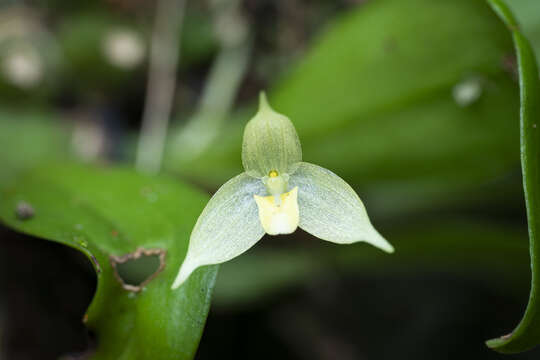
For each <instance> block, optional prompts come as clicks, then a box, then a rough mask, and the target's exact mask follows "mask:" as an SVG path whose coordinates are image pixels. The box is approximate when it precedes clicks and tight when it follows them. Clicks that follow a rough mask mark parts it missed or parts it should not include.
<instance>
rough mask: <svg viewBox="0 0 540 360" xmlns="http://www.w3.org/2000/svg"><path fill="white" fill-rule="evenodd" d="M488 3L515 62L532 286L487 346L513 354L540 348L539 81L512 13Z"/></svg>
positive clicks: (499, 4)
mask: <svg viewBox="0 0 540 360" xmlns="http://www.w3.org/2000/svg"><path fill="white" fill-rule="evenodd" d="M488 2H489V4H490V5H491V6H492V8H493V10H494V11H495V12H496V13H497V14H498V15H499V16H500V18H501V19H502V20H503V21H504V22H505V24H506V26H507V27H508V29H509V30H510V32H511V33H512V35H513V39H514V44H515V48H516V53H517V58H518V69H519V82H520V92H521V107H520V115H521V116H520V118H521V119H520V131H521V133H520V138H521V167H522V174H523V188H524V191H525V204H526V208H527V219H528V223H529V242H530V255H531V268H532V283H531V293H530V298H529V304H528V305H527V310H526V311H525V315H524V316H523V319H522V320H521V322H520V323H519V324H518V326H517V327H516V328H515V329H514V331H513V332H512V333H511V334H509V335H505V336H503V337H501V338H498V339H492V340H489V341H488V342H487V345H488V346H489V347H490V348H492V349H494V350H496V351H499V352H502V353H516V352H521V351H525V350H528V349H531V348H532V347H534V346H536V345H538V344H540V304H538V298H537V294H536V291H537V290H538V289H540V274H539V273H538V271H539V267H540V243H539V240H540V239H537V236H538V234H539V231H540V164H539V162H538V159H539V158H540V126H539V125H540V80H539V78H538V69H537V66H536V59H535V56H534V53H533V51H532V49H531V46H530V44H529V42H528V40H527V39H526V38H525V37H524V36H523V34H522V33H521V31H520V30H519V27H518V24H517V22H516V20H515V19H514V17H513V15H512V13H511V12H510V10H509V9H508V7H507V6H506V5H505V3H504V2H503V1H502V0H488Z"/></svg>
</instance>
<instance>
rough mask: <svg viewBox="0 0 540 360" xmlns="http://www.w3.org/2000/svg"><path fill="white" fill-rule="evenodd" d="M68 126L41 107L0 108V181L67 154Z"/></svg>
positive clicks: (63, 157) (6, 180)
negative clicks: (40, 108)
mask: <svg viewBox="0 0 540 360" xmlns="http://www.w3.org/2000/svg"><path fill="white" fill-rule="evenodd" d="M69 129H70V127H69V126H66V125H64V124H61V123H60V122H59V121H58V115H56V116H55V115H54V114H51V113H50V112H49V111H46V110H44V109H42V110H38V109H33V110H24V111H20V110H19V111H14V110H5V109H2V110H1V111H0V146H1V147H0V184H1V183H5V182H8V181H13V180H14V178H15V177H16V176H17V174H18V173H19V172H20V171H24V170H25V169H28V168H31V167H35V166H39V165H40V164H42V163H44V162H50V161H58V160H60V159H65V158H67V157H68V156H69V154H70V146H69V145H70V136H69V135H70V134H69V131H68V130H69Z"/></svg>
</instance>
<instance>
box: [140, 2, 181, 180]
mask: <svg viewBox="0 0 540 360" xmlns="http://www.w3.org/2000/svg"><path fill="white" fill-rule="evenodd" d="M185 3H186V0H158V2H157V5H156V17H155V23H154V30H153V33H152V42H151V50H150V69H149V72H148V89H147V93H146V100H145V107H144V113H143V121H142V129H141V134H140V139H139V144H138V148H137V158H136V167H137V169H138V170H139V171H143V172H146V173H152V174H155V173H157V172H159V169H160V167H161V162H162V158H163V150H164V146H165V137H166V135H167V127H168V123H169V117H170V115H171V109H172V103H173V98H174V90H175V83H176V81H175V79H176V69H177V65H178V58H179V52H180V49H179V44H180V40H179V36H180V28H181V26H182V20H183V17H184V8H185Z"/></svg>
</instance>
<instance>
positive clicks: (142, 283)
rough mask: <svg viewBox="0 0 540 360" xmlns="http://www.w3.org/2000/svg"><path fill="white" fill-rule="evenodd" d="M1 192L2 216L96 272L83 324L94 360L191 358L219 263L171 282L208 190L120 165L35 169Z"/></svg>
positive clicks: (9, 223)
mask: <svg viewBox="0 0 540 360" xmlns="http://www.w3.org/2000/svg"><path fill="white" fill-rule="evenodd" d="M16 180H17V181H16V182H13V183H12V185H9V186H4V187H3V188H2V189H1V193H0V220H1V221H2V222H3V223H5V224H6V225H8V226H10V227H12V228H14V229H16V230H18V231H21V232H24V233H27V234H31V235H34V236H38V237H41V238H44V239H47V240H52V241H55V242H59V243H62V244H65V245H67V246H71V247H73V248H75V249H78V250H79V251H81V252H83V253H84V254H85V255H86V256H87V257H88V259H89V260H90V261H91V262H92V264H93V266H94V269H95V271H96V273H97V278H98V284H97V291H96V293H95V295H94V298H93V300H92V303H91V305H90V307H89V308H88V311H87V317H86V316H85V318H87V320H86V321H87V326H88V327H89V328H90V329H92V330H93V331H94V332H95V333H96V335H97V349H96V352H95V353H94V354H92V355H91V356H90V358H91V359H99V360H101V359H115V360H116V359H130V360H136V359H141V360H142V359H150V358H151V359H156V360H158V359H191V358H193V356H194V354H195V351H196V349H197V345H198V342H199V340H200V337H201V334H202V330H203V326H204V323H205V319H206V316H207V313H208V310H209V306H210V295H211V292H212V288H213V284H214V280H215V276H216V271H217V267H215V266H209V267H204V268H202V269H199V270H197V271H196V272H195V273H194V274H193V276H191V277H190V279H189V280H188V281H187V282H186V283H185V284H184V285H183V286H182V287H181V288H179V289H178V290H176V291H171V290H170V287H171V284H172V282H173V280H174V276H175V275H176V271H177V269H178V268H179V266H180V264H181V262H182V260H183V258H184V256H185V253H186V250H187V246H188V241H189V234H190V232H191V229H192V227H193V225H194V224H195V221H196V220H197V217H198V216H199V213H200V212H201V211H202V209H203V207H204V205H205V204H206V202H207V201H208V196H206V195H205V194H202V193H200V192H198V191H195V190H193V189H191V188H190V187H188V186H187V185H184V184H182V183H179V182H177V181H173V180H171V179H167V178H162V177H147V176H142V175H138V174H136V173H134V172H133V171H131V170H126V169H110V168H90V167H82V166H75V165H54V166H49V167H41V168H38V169H35V170H32V171H30V172H28V173H27V174H25V175H21V176H19V177H18V178H17V179H16Z"/></svg>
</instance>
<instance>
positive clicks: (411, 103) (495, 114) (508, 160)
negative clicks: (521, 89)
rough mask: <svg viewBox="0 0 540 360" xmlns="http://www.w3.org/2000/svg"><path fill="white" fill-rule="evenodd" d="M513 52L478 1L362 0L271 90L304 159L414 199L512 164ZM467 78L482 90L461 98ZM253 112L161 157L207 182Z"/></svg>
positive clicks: (217, 178)
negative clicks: (171, 157) (186, 157)
mask: <svg viewBox="0 0 540 360" xmlns="http://www.w3.org/2000/svg"><path fill="white" fill-rule="evenodd" d="M418 9H422V11H418ZM456 24H459V26H456ZM512 54H513V47H512V40H511V37H510V35H509V34H508V32H507V31H506V28H505V26H504V25H503V24H501V23H500V21H499V19H498V18H497V16H496V15H495V14H493V12H492V11H491V9H490V8H489V6H488V5H487V4H486V3H485V1H482V0H456V1H451V2H447V1H431V0H412V1H406V2H404V1H402V0H381V1H371V2H366V3H365V4H362V5H360V6H358V8H357V9H354V10H353V11H351V12H349V13H347V14H344V15H343V16H339V17H337V18H336V19H334V20H333V21H332V23H331V24H329V25H328V26H327V27H326V28H325V29H324V31H322V32H321V33H320V34H319V35H318V36H316V38H315V39H314V40H313V42H312V46H311V48H310V49H309V51H308V52H307V53H306V55H305V57H304V58H303V59H302V60H301V61H299V63H298V64H296V65H294V66H292V67H291V69H290V71H289V72H288V73H287V74H286V75H284V76H281V77H276V80H278V81H276V83H275V86H273V90H272V91H270V92H269V98H270V103H271V104H272V107H273V108H274V109H275V110H276V111H278V112H280V113H282V114H285V115H286V116H288V117H289V118H290V119H291V121H292V122H293V123H294V125H295V127H296V129H297V131H298V135H299V137H300V140H301V142H302V149H303V158H304V160H305V161H309V162H311V163H316V164H318V165H321V166H323V167H325V168H328V169H330V170H332V171H334V172H336V173H337V174H339V175H340V176H341V177H343V178H344V179H345V180H347V181H348V182H349V183H350V184H351V185H353V187H357V186H362V188H363V189H364V190H365V191H366V192H372V193H374V194H375V195H376V196H379V195H380V194H383V195H384V194H386V193H387V192H388V190H389V189H391V190H392V191H393V192H394V193H396V194H397V195H396V197H397V198H400V199H401V198H402V197H405V196H407V197H409V196H410V197H413V196H416V197H417V198H424V196H423V194H424V193H425V190H426V188H429V189H430V196H429V200H430V201H431V202H434V201H435V200H436V199H437V198H438V197H442V196H445V195H447V194H448V193H450V192H451V191H452V192H453V195H452V198H453V199H455V198H456V197H457V196H456V194H463V193H464V192H466V191H470V190H471V189H475V188H476V187H478V185H479V184H483V183H486V182H489V181H492V180H493V179H494V178H497V177H501V176H505V175H506V174H507V173H509V172H511V171H513V170H514V169H515V168H516V167H517V166H518V159H519V156H518V152H519V151H518V149H519V146H518V129H517V128H516V127H515V126H514V123H515V121H514V120H515V119H516V114H517V109H518V107H519V93H518V86H517V83H516V82H515V80H514V79H513V74H512V73H511V69H510V67H509V65H508V63H509V61H510V59H511V58H512ZM471 78H474V79H479V82H480V85H481V91H482V92H481V94H480V96H479V97H478V98H477V100H476V101H473V102H472V103H470V104H469V105H467V106H461V105H460V104H458V103H456V101H455V100H454V98H453V95H452V92H453V90H454V87H455V86H456V85H458V84H461V83H462V82H467V81H468V80H470V79H471ZM252 113H253V110H252V109H249V110H246V109H243V110H241V111H239V112H238V113H237V114H235V115H234V116H233V118H232V119H231V121H230V122H229V126H228V128H227V129H225V130H224V132H223V134H222V135H221V136H220V137H219V140H218V141H217V142H216V143H215V144H214V145H213V146H211V147H210V148H211V149H210V150H209V151H208V152H207V153H206V154H204V155H203V156H201V157H200V158H198V159H196V160H195V161H193V162H189V163H179V162H174V164H173V162H171V163H170V164H172V166H174V167H179V168H180V171H185V172H188V171H189V174H190V176H197V177H198V178H199V179H201V181H204V182H206V183H209V182H211V183H212V184H213V185H217V184H220V183H222V182H223V181H224V180H226V179H228V178H230V177H232V176H233V175H234V174H237V173H239V172H240V171H241V168H240V165H241V164H240V163H239V161H238V157H239V153H240V147H239V146H238V144H239V143H240V138H241V134H242V130H241V129H242V126H243V123H245V121H247V120H248V118H249V116H250V115H251V114H252ZM486 129H489V130H490V131H486ZM398 190H399V193H398ZM413 191H415V192H414V194H413ZM411 194H413V195H411Z"/></svg>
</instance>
